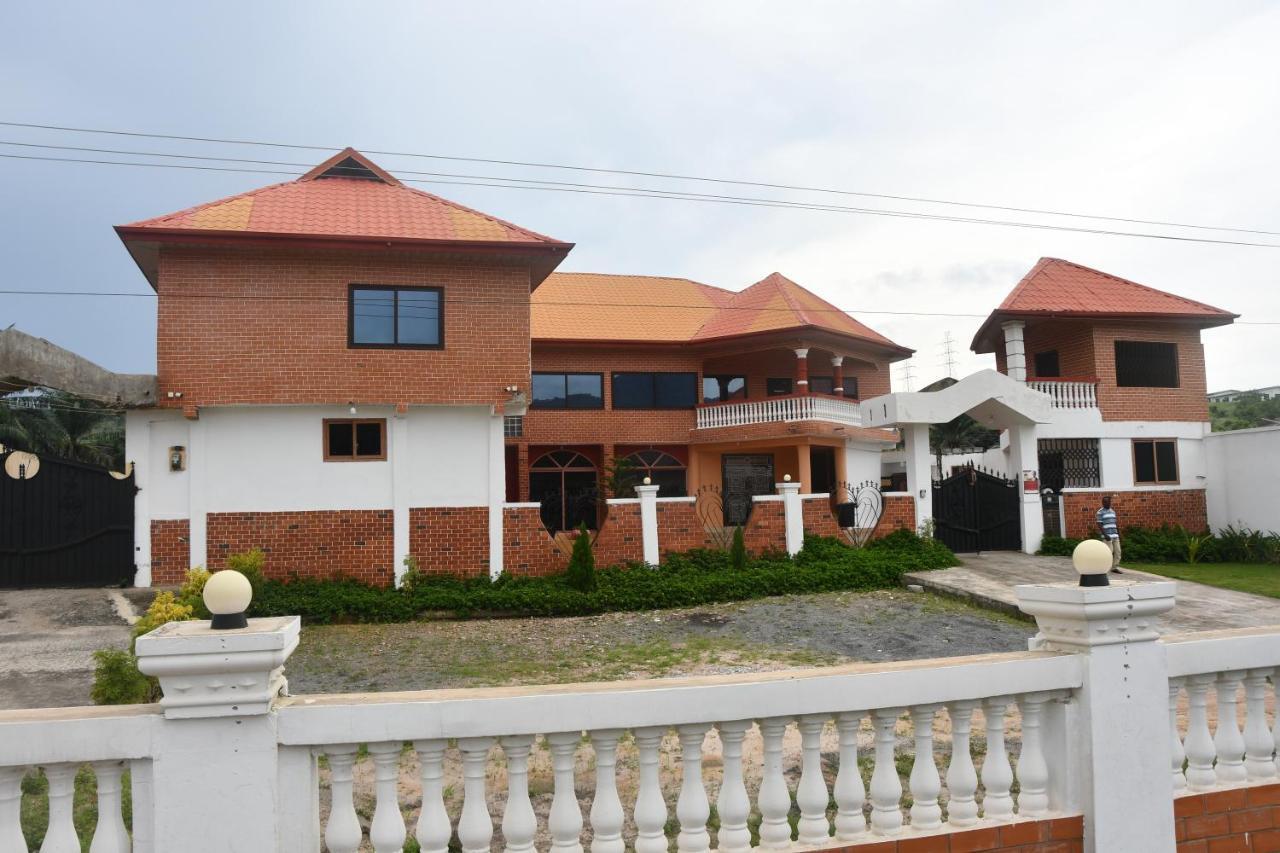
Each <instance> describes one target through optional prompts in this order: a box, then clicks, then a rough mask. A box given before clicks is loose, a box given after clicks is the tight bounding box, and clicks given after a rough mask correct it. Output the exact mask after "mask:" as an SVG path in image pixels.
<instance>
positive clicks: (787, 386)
mask: <svg viewBox="0 0 1280 853" xmlns="http://www.w3.org/2000/svg"><path fill="white" fill-rule="evenodd" d="M764 393H766V394H768V395H769V396H770V397H782V396H784V395H786V394H790V393H791V380H790V379H787V378H783V377H771V378H769V379H766V380H765V381H764Z"/></svg>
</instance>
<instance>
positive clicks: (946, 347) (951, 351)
mask: <svg viewBox="0 0 1280 853" xmlns="http://www.w3.org/2000/svg"><path fill="white" fill-rule="evenodd" d="M941 364H943V365H944V366H946V368H947V376H948V377H950V378H952V379H954V378H955V376H956V341H955V338H953V337H951V330H950V329H948V330H947V336H946V337H945V338H943V339H942V362H941Z"/></svg>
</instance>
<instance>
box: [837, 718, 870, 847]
mask: <svg viewBox="0 0 1280 853" xmlns="http://www.w3.org/2000/svg"><path fill="white" fill-rule="evenodd" d="M864 716H865V712H863V711H847V712H845V713H843V714H840V715H839V716H837V717H836V731H837V732H839V734H840V769H839V770H838V771H837V772H836V784H835V797H836V840H837V841H857V840H859V839H861V838H863V837H864V836H865V835H866V834H867V818H866V815H864V814H863V813H862V806H863V804H864V803H865V802H866V799H867V790H866V786H864V785H863V784H862V771H861V770H859V769H858V731H859V730H860V729H861V728H862V718H863V717H864Z"/></svg>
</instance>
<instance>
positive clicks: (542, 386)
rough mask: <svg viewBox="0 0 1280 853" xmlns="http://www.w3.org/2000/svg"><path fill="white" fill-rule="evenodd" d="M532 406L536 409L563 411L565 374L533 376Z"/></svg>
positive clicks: (537, 374)
mask: <svg viewBox="0 0 1280 853" xmlns="http://www.w3.org/2000/svg"><path fill="white" fill-rule="evenodd" d="M532 405H533V408H535V409H563V408H564V406H565V379H564V374H563V373H535V374H533V403H532Z"/></svg>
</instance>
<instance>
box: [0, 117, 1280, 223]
mask: <svg viewBox="0 0 1280 853" xmlns="http://www.w3.org/2000/svg"><path fill="white" fill-rule="evenodd" d="M0 126H4V127H21V128H28V129H36V130H52V131H57V132H60V133H86V134H100V135H109V136H128V137H135V138H142V139H166V140H172V141H178V142H205V143H213V144H217V145H248V146H259V147H269V148H286V149H294V150H307V151H330V152H332V151H339V150H342V149H343V148H345V147H346V146H344V145H314V144H293V143H283V142H268V141H263V140H250V139H224V138H218V137H207V136H180V135H177V134H165V133H149V132H143V131H131V130H111V129H106V128H88V127H74V126H67V125H53V124H35V123H30V122H16V121H0ZM361 150H362V151H364V153H366V154H375V155H378V156H386V157H416V158H423V159H430V160H449V161H453V162H461V163H488V164H492V165H500V166H516V167H521V168H531V169H557V170H565V171H575V172H592V173H596V174H613V175H628V176H631V177H644V178H659V179H662V180H673V181H697V182H700V183H713V184H729V185H734V186H749V187H760V188H763V189H777V190H790V191H794V192H813V193H826V194H831V195H843V196H858V197H862V198H878V199H884V200H886V201H905V202H911V203H916V204H941V205H948V206H955V207H973V208H980V209H984V210H1003V211H1006V212H1010V213H1032V214H1038V215H1044V216H1066V217H1075V218H1083V219H1096V220H1101V221H1107V222H1125V223H1129V224H1133V225H1158V226H1166V227H1176V228H1195V229H1200V230H1207V231H1236V232H1241V233H1246V234H1265V235H1271V236H1277V235H1280V232H1278V231H1271V230H1264V229H1257V228H1242V227H1238V226H1220V225H1202V224H1198V223H1186V222H1172V221H1168V220H1159V219H1139V218H1135V217H1124V216H1109V215H1103V214H1092V213H1076V212H1072V211H1063V210H1053V209H1049V208H1035V207H1019V206H1014V205H1003V204H990V203H984V202H970V201H957V200H954V199H942V198H930V197H925V196H911V195H900V194H892V193H875V192H866V191H862V190H849V189H839V188H833V187H818V186H807V185H803V184H783V183H776V182H769V181H755V180H743V179H735V178H720V177H709V176H706V175H685V174H680V173H675V172H652V171H642V170H636V169H612V168H605V167H599V166H580V165H573V164H566V163H542V162H537V161H529V160H502V159H496V158H487V157H464V156H458V155H448V154H431V153H423V152H413V151H381V150H376V149H361Z"/></svg>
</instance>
